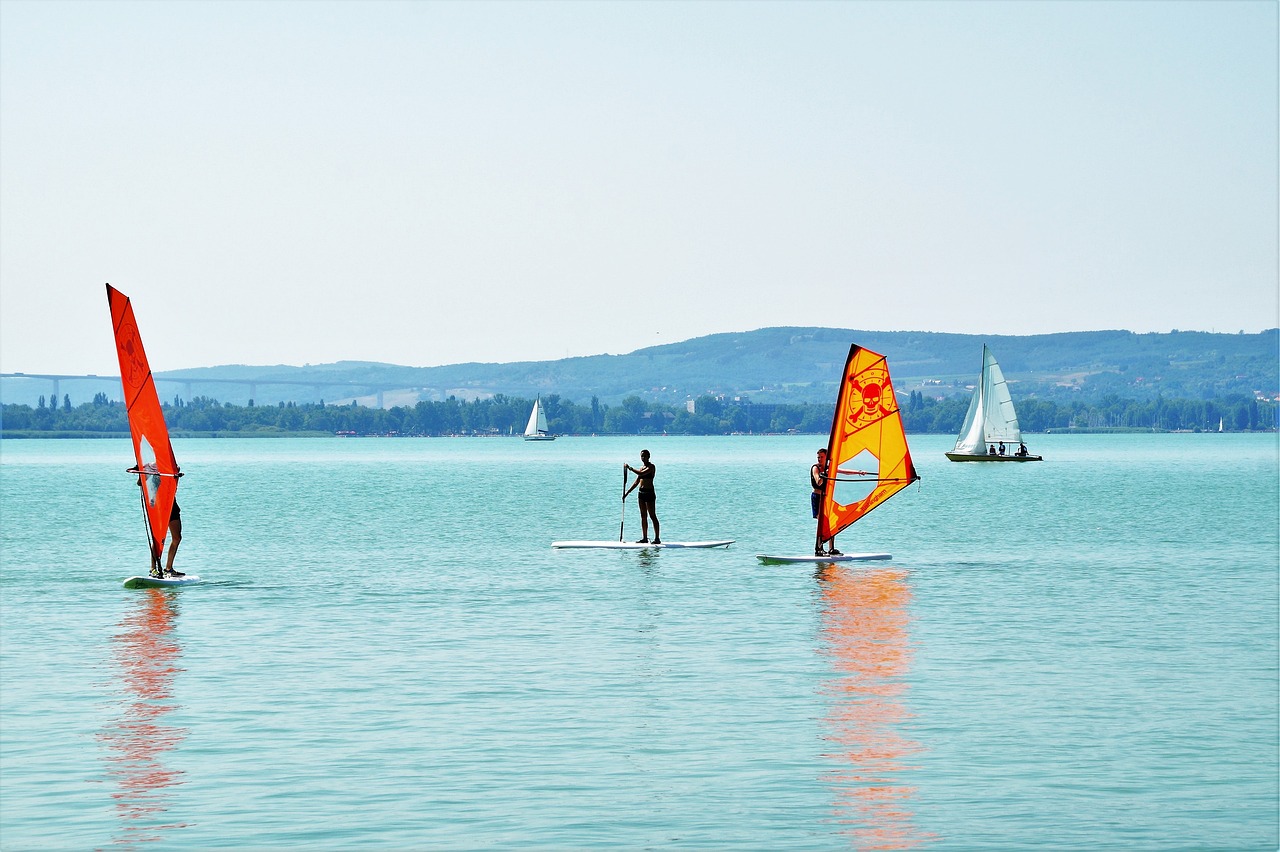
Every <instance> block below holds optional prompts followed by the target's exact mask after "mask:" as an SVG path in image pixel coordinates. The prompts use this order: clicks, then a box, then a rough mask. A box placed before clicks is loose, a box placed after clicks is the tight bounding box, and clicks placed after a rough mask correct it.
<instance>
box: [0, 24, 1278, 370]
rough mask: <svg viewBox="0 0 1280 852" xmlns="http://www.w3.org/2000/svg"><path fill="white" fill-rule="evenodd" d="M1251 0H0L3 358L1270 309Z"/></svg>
mask: <svg viewBox="0 0 1280 852" xmlns="http://www.w3.org/2000/svg"><path fill="white" fill-rule="evenodd" d="M1277 195H1278V189H1277V5H1276V4H1275V3H1274V2H1270V0H1266V2H1262V0H1259V2H1230V0H1228V2H1209V3H1197V2H1158V0H1156V1H1154V2H1072V3H1056V2H995V3H982V2H973V3H966V2H945V3H932V2H902V3H874V2H847V3H840V2H827V3H768V2H755V3H747V2H714V3H660V2H644V3H605V2H601V3H587V2H577V3H536V2H521V3H503V2H483V3H469V4H455V3H444V2H399V3H374V2H361V3H319V2H269V3H258V2H213V3H201V2H182V3H150V2H148V3H114V2H72V3H58V2H26V0H17V1H15V0H2V2H0V369H3V370H4V371H14V370H21V371H25V372H46V371H51V372H70V373H80V372H97V373H114V372H115V371H116V364H115V362H114V358H115V354H114V351H113V349H112V345H111V341H110V335H109V322H108V319H107V307H106V298H105V296H104V292H103V287H102V285H103V282H107V281H109V282H111V283H112V284H114V285H115V286H117V287H119V288H120V289H121V290H123V291H124V292H126V293H128V294H130V295H131V296H132V297H133V299H134V304H135V309H136V310H137V313H138V318H139V323H140V325H141V328H142V331H143V334H144V337H145V339H146V342H147V348H148V351H149V353H150V355H151V359H152V363H153V366H154V367H155V368H156V369H160V370H164V369H180V368H184V367H196V366H209V365H215V364H228V363H243V364H275V363H287V364H303V363H323V362H329V361H335V360H339V359H358V360H376V361H387V362H392V363H398V364H407V365H413V366H428V365H435V364H445V363H456V362H462V361H513V360H542V359H551V358H562V357H566V356H571V355H592V354H598V353H601V352H614V353H619V352H627V351H631V350H633V349H636V348H639V347H642V346H648V345H652V344H657V343H670V342H675V341H678V340H683V339H687V338H690V337H695V336H698V335H702V334H709V333H714V332H723V331H744V330H750V329H755V328H761V327H766V326H775V325H825V326H841V327H851V328H865V329H875V330H902V329H914V330H926V331H953V332H965V333H978V334H981V333H991V334H1032V333H1041V332H1054V331H1077V330H1087V329H1104V328H1127V329H1131V330H1134V331H1140V332H1141V331H1168V330H1170V329H1172V328H1181V329H1202V330H1217V331H1231V332H1234V331H1238V330H1241V329H1243V330H1245V331H1258V330H1261V329H1263V328H1269V327H1273V326H1275V325H1277V323H1278V321H1280V320H1278V317H1277Z"/></svg>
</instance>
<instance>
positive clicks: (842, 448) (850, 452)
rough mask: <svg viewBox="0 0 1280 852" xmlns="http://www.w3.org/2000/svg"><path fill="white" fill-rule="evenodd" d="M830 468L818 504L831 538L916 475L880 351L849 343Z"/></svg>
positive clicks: (821, 527) (822, 529) (822, 534)
mask: <svg viewBox="0 0 1280 852" xmlns="http://www.w3.org/2000/svg"><path fill="white" fill-rule="evenodd" d="M827 459H828V469H827V477H826V479H825V480H824V481H823V486H822V496H821V501H820V508H819V510H818V538H819V539H820V540H822V541H829V540H831V539H832V538H834V537H835V536H836V535H838V534H839V533H840V532H841V531H842V530H844V529H847V528H848V527H849V526H850V525H851V524H854V523H856V522H857V521H858V520H859V519H860V518H862V517H863V516H865V515H866V514H867V513H868V512H870V511H871V510H872V509H874V508H876V507H877V506H879V505H880V504H881V503H883V502H884V501H886V500H888V499H889V498H890V497H892V496H893V495H895V494H897V493H898V492H899V491H901V490H902V489H904V488H906V487H907V486H908V485H910V484H911V483H913V482H915V481H917V480H918V479H919V478H920V475H919V474H918V473H917V472H916V468H915V464H914V463H913V462H912V460H911V449H910V448H909V447H908V446H907V433H906V429H905V428H904V427H903V424H902V413H901V411H899V409H898V400H897V396H896V395H895V394H894V390H893V381H892V379H891V378H890V376H889V365H888V362H887V361H886V360H885V357H884V356H883V355H881V354H880V353H878V352H872V351H871V350H870V349H864V348H863V347H861V346H858V345H857V344H854V345H853V346H851V347H849V358H848V360H847V361H846V362H845V368H844V375H843V377H842V379H841V383H840V393H839V396H838V397H837V399H836V409H835V414H834V416H833V417H832V421H831V436H830V440H829V442H828V444H827ZM757 558H759V559H760V560H761V561H762V562H766V563H771V562H780V563H785V562H815V561H818V562H843V561H853V560H868V559H889V558H890V555H889V554H887V553H856V554H839V555H834V556H819V555H817V554H815V555H813V556H808V555H804V556H768V555H761V554H757Z"/></svg>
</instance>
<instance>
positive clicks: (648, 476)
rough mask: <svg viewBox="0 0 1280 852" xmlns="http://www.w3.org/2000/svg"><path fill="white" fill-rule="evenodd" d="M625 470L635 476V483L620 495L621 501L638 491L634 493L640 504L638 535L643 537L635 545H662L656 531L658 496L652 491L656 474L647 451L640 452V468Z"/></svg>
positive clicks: (627, 466) (658, 533) (660, 535)
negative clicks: (650, 530)
mask: <svg viewBox="0 0 1280 852" xmlns="http://www.w3.org/2000/svg"><path fill="white" fill-rule="evenodd" d="M626 468H627V470H629V471H631V472H632V473H634V474H635V475H636V481H635V483H634V484H633V485H632V486H631V487H630V488H628V489H627V492H626V494H623V495H622V499H624V500H625V499H626V498H627V494H630V493H631V492H632V491H635V490H636V488H639V489H640V490H639V491H638V492H637V493H636V502H638V503H639V504H640V534H641V535H642V536H643V537H642V538H641V539H640V540H639V541H638V542H636V544H662V534H661V533H660V532H659V531H658V513H657V504H658V495H657V492H655V491H654V490H653V475H654V474H655V473H657V470H658V469H657V468H656V467H655V466H654V464H653V462H651V461H649V451H648V450H641V451H640V467H639V468H634V467H632V466H631V465H626ZM650 518H652V519H653V541H652V542H650V541H649V519H650Z"/></svg>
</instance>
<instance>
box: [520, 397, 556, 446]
mask: <svg viewBox="0 0 1280 852" xmlns="http://www.w3.org/2000/svg"><path fill="white" fill-rule="evenodd" d="M524 439H525V440H526V441H554V440H555V439H556V436H555V435H552V434H551V433H550V432H548V431H547V413H546V412H545V411H543V410H542V400H541V398H539V399H535V400H534V401H533V411H530V412H529V424H528V425H527V426H525V427H524Z"/></svg>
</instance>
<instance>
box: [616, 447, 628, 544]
mask: <svg viewBox="0 0 1280 852" xmlns="http://www.w3.org/2000/svg"><path fill="white" fill-rule="evenodd" d="M626 525H627V466H626V464H623V465H622V520H621V521H619V522H618V541H622V530H623V528H624V527H626Z"/></svg>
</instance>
